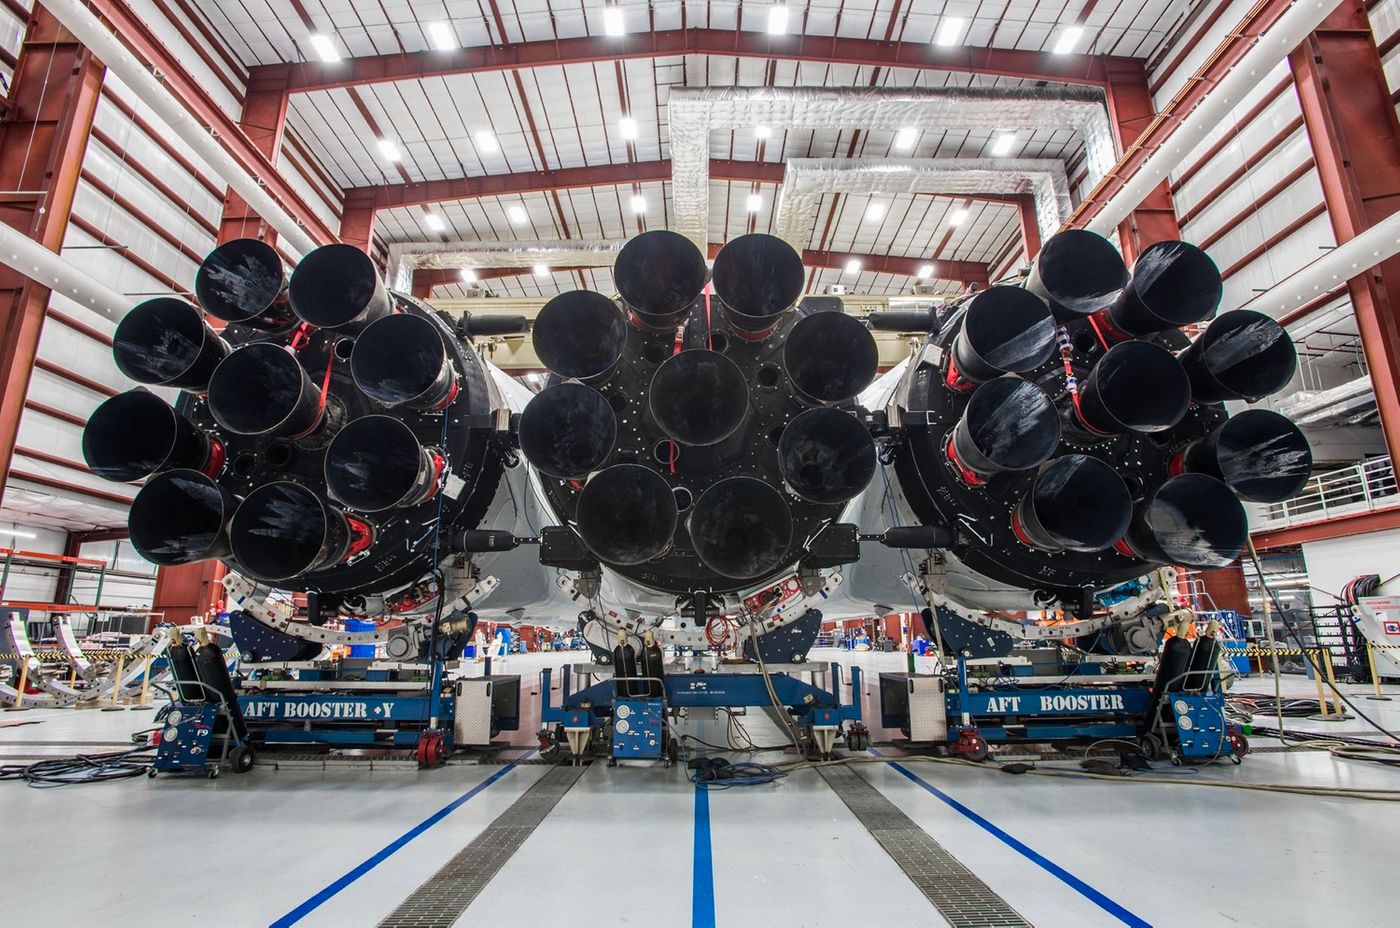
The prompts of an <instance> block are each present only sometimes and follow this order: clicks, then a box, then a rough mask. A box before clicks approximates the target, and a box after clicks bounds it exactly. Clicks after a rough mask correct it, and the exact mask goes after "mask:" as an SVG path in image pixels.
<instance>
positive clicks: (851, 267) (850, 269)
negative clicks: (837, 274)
mask: <svg viewBox="0 0 1400 928" xmlns="http://www.w3.org/2000/svg"><path fill="white" fill-rule="evenodd" d="M845 273H847V274H859V273H860V259H858V258H852V259H851V260H849V261H847V262H846V268H845Z"/></svg>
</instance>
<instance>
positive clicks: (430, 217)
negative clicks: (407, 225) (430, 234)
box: [423, 213, 447, 232]
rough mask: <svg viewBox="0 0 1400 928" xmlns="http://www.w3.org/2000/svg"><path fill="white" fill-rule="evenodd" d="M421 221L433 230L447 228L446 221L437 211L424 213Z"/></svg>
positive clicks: (439, 230)
mask: <svg viewBox="0 0 1400 928" xmlns="http://www.w3.org/2000/svg"><path fill="white" fill-rule="evenodd" d="M423 222H424V223H426V224H427V226H428V228H429V229H432V230H433V231H434V232H441V231H442V230H443V229H446V228H447V223H446V222H445V221H444V220H443V218H442V217H441V216H440V215H438V214H437V213H424V214H423Z"/></svg>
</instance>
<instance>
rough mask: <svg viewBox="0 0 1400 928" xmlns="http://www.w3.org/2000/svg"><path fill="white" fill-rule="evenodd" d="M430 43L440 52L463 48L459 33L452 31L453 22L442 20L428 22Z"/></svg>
mask: <svg viewBox="0 0 1400 928" xmlns="http://www.w3.org/2000/svg"><path fill="white" fill-rule="evenodd" d="M428 44H429V45H431V46H432V47H433V48H435V49H437V50H438V51H440V52H450V51H452V50H453V49H454V48H461V43H460V42H458V41H457V33H455V32H453V31H452V24H451V23H448V22H442V21H438V22H435V23H428Z"/></svg>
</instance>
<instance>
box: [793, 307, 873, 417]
mask: <svg viewBox="0 0 1400 928" xmlns="http://www.w3.org/2000/svg"><path fill="white" fill-rule="evenodd" d="M879 363H880V350H879V348H878V347H876V345H875V336H873V335H871V334H870V330H869V329H867V328H866V327H865V326H863V325H861V323H860V320H858V319H856V318H855V317H854V316H847V315H846V314H845V313H838V312H819V313H812V314H811V315H809V316H803V317H802V318H801V319H799V320H797V323H796V324H795V325H793V327H792V329H791V330H789V331H788V333H787V338H786V339H785V340H784V342H783V368H784V369H785V370H786V371H787V374H788V377H789V378H791V380H792V385H793V387H794V389H796V390H797V393H798V396H799V397H800V398H801V399H804V400H806V401H808V402H810V403H822V404H825V403H840V402H844V401H846V400H849V399H851V398H852V397H854V396H856V395H857V394H858V393H860V391H862V390H864V389H865V388H866V387H868V386H870V383H871V381H873V380H874V379H875V371H876V369H877V367H878V366H879Z"/></svg>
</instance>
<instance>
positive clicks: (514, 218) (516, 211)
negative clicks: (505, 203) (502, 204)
mask: <svg viewBox="0 0 1400 928" xmlns="http://www.w3.org/2000/svg"><path fill="white" fill-rule="evenodd" d="M506 215H507V216H509V217H510V221H511V222H513V223H514V224H515V225H518V226H523V225H524V224H525V222H526V220H528V219H529V218H530V216H529V214H528V213H526V212H525V207H523V206H518V205H517V206H512V207H511V208H510V209H508V210H506Z"/></svg>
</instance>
